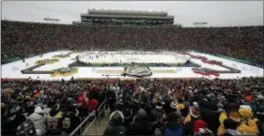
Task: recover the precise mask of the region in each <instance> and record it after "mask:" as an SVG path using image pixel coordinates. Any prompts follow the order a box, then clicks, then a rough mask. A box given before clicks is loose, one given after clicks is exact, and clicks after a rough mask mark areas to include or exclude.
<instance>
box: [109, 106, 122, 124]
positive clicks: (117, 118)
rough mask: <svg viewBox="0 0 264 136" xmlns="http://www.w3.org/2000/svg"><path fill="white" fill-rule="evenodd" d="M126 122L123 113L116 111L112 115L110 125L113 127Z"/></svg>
mask: <svg viewBox="0 0 264 136" xmlns="http://www.w3.org/2000/svg"><path fill="white" fill-rule="evenodd" d="M123 122H124V115H123V113H122V112H121V111H118V110H116V111H114V112H112V113H111V114H110V123H111V124H112V125H120V124H121V123H123Z"/></svg>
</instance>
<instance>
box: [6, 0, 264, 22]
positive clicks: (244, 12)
mask: <svg viewBox="0 0 264 136" xmlns="http://www.w3.org/2000/svg"><path fill="white" fill-rule="evenodd" d="M88 8H104V9H105V8H109V9H138V10H149V9H152V10H165V11H167V12H168V13H169V15H173V16H174V17H175V21H174V22H175V23H181V24H182V25H183V26H193V22H208V25H209V26H234V25H240V26H241V25H242V26H245V25H263V1H76V2H75V1H46V2H45V1H2V19H9V20H21V21H38V22H42V21H43V18H44V17H50V18H59V19H60V20H61V23H72V21H79V20H80V13H84V12H87V9H88Z"/></svg>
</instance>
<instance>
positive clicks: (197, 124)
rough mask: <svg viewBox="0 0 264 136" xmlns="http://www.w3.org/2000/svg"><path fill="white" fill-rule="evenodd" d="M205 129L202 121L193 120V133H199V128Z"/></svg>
mask: <svg viewBox="0 0 264 136" xmlns="http://www.w3.org/2000/svg"><path fill="white" fill-rule="evenodd" d="M206 127H207V123H206V122H205V121H204V120H202V119H198V120H195V121H194V124H193V132H194V133H195V132H199V129H201V128H203V129H204V128H206Z"/></svg>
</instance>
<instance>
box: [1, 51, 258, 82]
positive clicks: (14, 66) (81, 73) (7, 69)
mask: <svg viewBox="0 0 264 136" xmlns="http://www.w3.org/2000/svg"><path fill="white" fill-rule="evenodd" d="M69 52H70V51H57V52H50V53H46V54H44V55H43V56H42V57H40V56H35V57H32V58H27V59H26V60H25V63H24V62H22V60H19V61H15V62H12V63H8V64H4V65H2V78H28V77H31V78H32V79H40V80H61V79H64V80H70V79H71V77H72V76H66V77H65V76H56V77H51V76H50V75H48V74H22V73H21V70H23V69H25V68H27V67H30V66H33V65H35V62H36V61H38V60H41V59H52V57H53V56H54V55H59V54H67V53H69ZM89 53H90V54H96V53H98V52H96V53H95V52H89ZM189 53H191V54H193V55H200V56H204V57H206V58H208V59H209V60H216V61H222V62H223V64H225V65H227V66H230V67H234V68H237V69H239V70H241V73H239V74H220V76H219V77H218V78H228V79H233V78H242V77H250V76H253V77H263V68H259V67H255V66H251V65H248V64H243V63H240V62H236V61H233V60H228V59H225V58H220V57H216V56H212V55H208V54H203V53H197V52H189ZM112 54H115V53H114V52H112ZM167 54H168V55H167V56H166V55H161V54H158V53H156V55H154V56H153V55H149V56H144V55H143V57H146V58H144V59H140V57H141V58H142V56H140V57H139V56H134V57H135V58H138V61H139V62H143V61H144V60H145V61H146V62H147V61H148V62H165V63H166V62H172V61H175V59H176V58H173V56H172V55H173V54H175V53H173V52H168V53H167ZM77 55H80V54H78V53H76V54H71V56H70V57H68V58H63V59H60V60H59V62H57V63H54V64H48V65H44V66H42V67H39V68H36V69H35V70H53V69H57V68H60V67H67V66H68V65H69V64H71V63H72V62H74V61H75V60H74V58H75V57H76V56H77ZM82 55H83V54H82ZM85 56H86V55H84V57H85ZM127 56H129V55H127ZM84 57H83V58H84ZM86 57H87V56H86ZM120 57H121V58H123V60H122V61H124V62H126V61H129V59H128V58H125V57H124V56H123V57H122V56H115V55H113V58H115V59H116V61H120V59H118V58H120ZM129 57H133V56H132V55H130V56H129ZM185 57H188V56H185ZM110 58H111V57H110V56H108V61H113V60H111V59H110ZM177 58H179V57H177ZM99 60H100V57H99ZM101 60H105V59H102V58H101ZM178 60H180V59H178ZM94 61H98V60H96V59H95V60H94ZM181 61H183V60H181ZM191 61H193V62H194V63H197V64H200V65H201V66H202V67H205V68H210V69H215V70H227V69H226V68H223V67H219V66H217V65H211V64H206V63H203V62H202V61H201V60H199V59H193V58H192V59H191ZM123 69H124V68H123V67H79V68H78V73H77V74H74V75H73V77H74V78H75V79H76V78H107V77H106V76H103V75H102V74H100V73H98V72H97V71H98V70H123ZM150 69H151V70H171V69H172V70H175V71H176V73H174V74H171V73H167V74H164V73H153V75H152V76H151V77H149V78H201V77H204V76H202V75H199V74H195V73H194V72H193V71H192V68H190V67H150ZM38 77H39V78H38ZM118 77H120V78H123V77H122V76H117V75H110V76H108V78H118ZM206 77H207V78H210V79H211V78H215V77H214V76H206Z"/></svg>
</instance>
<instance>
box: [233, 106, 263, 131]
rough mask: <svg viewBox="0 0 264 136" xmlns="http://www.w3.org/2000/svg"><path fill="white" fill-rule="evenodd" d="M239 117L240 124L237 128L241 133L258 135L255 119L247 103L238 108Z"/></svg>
mask: <svg viewBox="0 0 264 136" xmlns="http://www.w3.org/2000/svg"><path fill="white" fill-rule="evenodd" d="M238 112H239V114H240V117H241V121H240V122H241V124H240V125H239V126H238V128H237V130H238V131H239V132H240V133H241V134H243V135H258V134H259V130H258V126H257V119H256V118H255V117H254V115H253V112H252V109H251V107H250V106H249V105H241V106H240V108H239V110H238Z"/></svg>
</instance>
